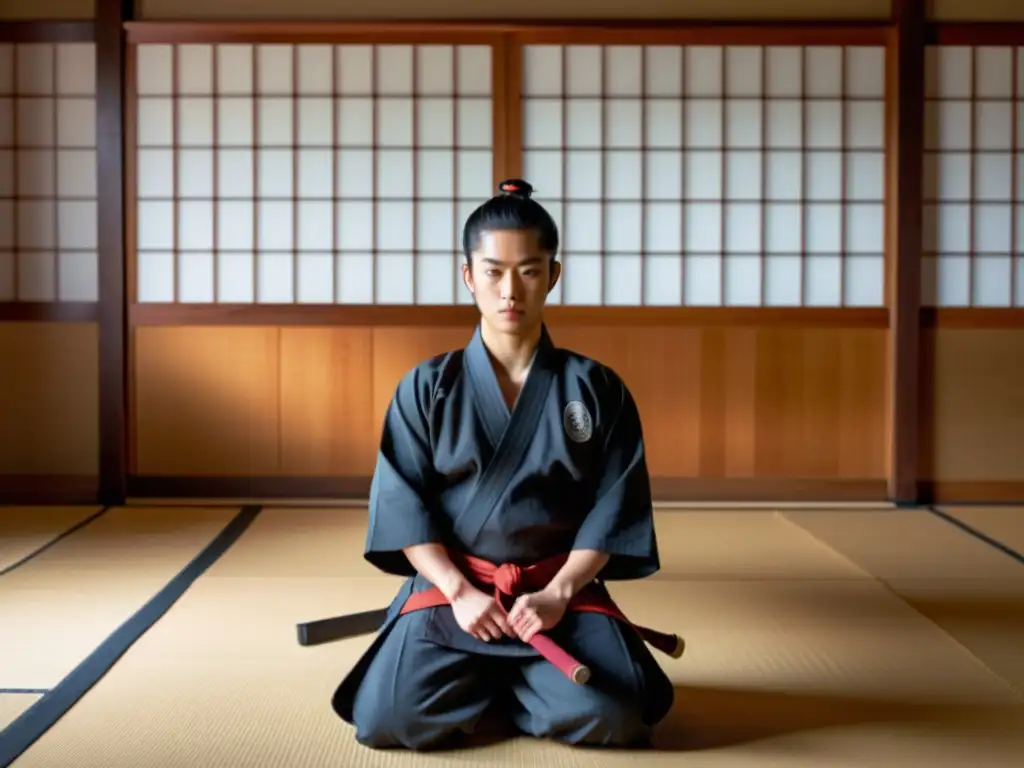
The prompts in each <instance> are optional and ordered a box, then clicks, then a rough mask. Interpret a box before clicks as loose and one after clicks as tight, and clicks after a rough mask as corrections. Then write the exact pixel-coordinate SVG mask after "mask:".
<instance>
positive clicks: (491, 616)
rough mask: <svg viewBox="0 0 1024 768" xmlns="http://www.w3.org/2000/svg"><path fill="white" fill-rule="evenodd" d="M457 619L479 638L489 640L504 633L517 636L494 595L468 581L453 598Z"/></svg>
mask: <svg viewBox="0 0 1024 768" xmlns="http://www.w3.org/2000/svg"><path fill="white" fill-rule="evenodd" d="M451 606H452V612H453V613H454V614H455V621H457V622H458V624H459V626H460V627H462V629H463V630H465V631H466V632H468V633H469V634H471V635H472V636H473V637H475V638H477V639H478V640H483V641H484V642H489V641H491V640H497V639H499V638H500V637H501V636H502V635H508V636H509V637H515V635H514V634H513V632H512V629H511V628H510V627H509V624H508V620H507V619H506V618H505V613H504V611H502V609H501V606H500V605H498V603H497V601H496V600H495V599H494V596H493V595H488V594H486V593H484V592H481V591H480V590H479V589H477V588H476V587H474V586H472V585H471V584H469V583H466V584H465V585H464V586H463V587H462V589H461V590H460V591H459V592H458V594H456V595H455V596H454V597H453V598H452V600H451Z"/></svg>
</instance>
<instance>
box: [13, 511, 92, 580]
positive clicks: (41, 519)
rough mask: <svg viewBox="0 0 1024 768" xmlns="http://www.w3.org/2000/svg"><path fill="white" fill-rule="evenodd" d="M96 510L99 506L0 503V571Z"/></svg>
mask: <svg viewBox="0 0 1024 768" xmlns="http://www.w3.org/2000/svg"><path fill="white" fill-rule="evenodd" d="M99 511H100V507H0V573H2V572H3V571H4V570H6V569H8V568H10V567H12V566H14V565H15V564H16V563H20V562H22V561H23V560H24V559H25V558H26V557H29V556H30V555H31V554H32V553H33V552H37V551H39V549H41V548H42V547H45V546H46V545H47V544H49V543H50V542H53V541H54V540H55V539H57V538H58V537H59V536H61V535H62V534H65V533H67V532H68V531H70V530H71V529H72V528H74V527H75V526H76V525H79V524H81V523H82V522H84V521H85V520H86V519H87V518H89V517H91V516H92V515H95V514H96V513H97V512H99Z"/></svg>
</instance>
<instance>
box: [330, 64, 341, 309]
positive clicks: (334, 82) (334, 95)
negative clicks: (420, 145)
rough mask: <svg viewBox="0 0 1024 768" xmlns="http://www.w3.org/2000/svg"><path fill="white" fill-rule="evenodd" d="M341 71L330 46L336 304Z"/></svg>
mask: <svg viewBox="0 0 1024 768" xmlns="http://www.w3.org/2000/svg"><path fill="white" fill-rule="evenodd" d="M340 69H341V47H340V46H338V45H332V46H331V223H332V226H331V245H332V246H333V248H334V250H333V252H332V253H331V281H332V282H331V302H332V303H334V304H337V303H338V301H339V300H340V298H341V296H340V293H339V291H338V288H339V287H340V283H341V275H340V273H341V248H340V247H339V245H338V219H339V216H338V208H339V207H340V202H339V196H340V195H339V193H340V190H341V181H340V179H339V177H338V176H339V174H338V158H339V157H340V156H341V146H340V144H341V141H340V140H339V138H338V130H339V121H338V112H339V109H340V105H341V98H340V97H339V95H338V74H339V70H340Z"/></svg>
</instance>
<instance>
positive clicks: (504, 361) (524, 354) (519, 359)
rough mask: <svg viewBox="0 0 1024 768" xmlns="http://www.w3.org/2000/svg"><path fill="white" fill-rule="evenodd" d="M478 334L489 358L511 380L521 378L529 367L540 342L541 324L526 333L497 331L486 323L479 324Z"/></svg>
mask: <svg viewBox="0 0 1024 768" xmlns="http://www.w3.org/2000/svg"><path fill="white" fill-rule="evenodd" d="M480 336H481V338H482V340H483V342H484V346H485V347H486V348H487V352H488V353H489V354H490V356H491V360H492V361H493V362H494V364H495V365H496V366H497V367H498V368H499V369H500V371H501V372H502V373H504V374H505V375H506V376H508V377H509V378H510V379H512V381H520V380H522V379H523V378H524V377H525V375H526V373H527V371H528V370H529V368H530V363H531V362H532V361H533V356H534V353H535V352H536V351H537V346H538V344H540V336H541V325H540V323H538V324H537V327H536V328H533V329H531V330H529V331H527V332H526V333H522V334H511V333H498V332H496V331H495V330H494V329H493V328H491V327H490V326H489V325H487V323H481V324H480Z"/></svg>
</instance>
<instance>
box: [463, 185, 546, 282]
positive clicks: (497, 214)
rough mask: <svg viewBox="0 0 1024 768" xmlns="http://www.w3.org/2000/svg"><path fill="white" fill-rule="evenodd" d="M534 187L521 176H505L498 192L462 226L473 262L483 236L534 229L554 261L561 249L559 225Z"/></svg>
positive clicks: (468, 260)
mask: <svg viewBox="0 0 1024 768" xmlns="http://www.w3.org/2000/svg"><path fill="white" fill-rule="evenodd" d="M531 195H533V187H532V186H530V184H528V183H527V182H526V181H523V180H522V179H506V180H505V181H503V182H501V183H500V184H499V185H498V194H497V195H496V196H495V197H492V198H491V199H490V200H488V201H487V202H486V203H484V204H483V205H481V206H480V207H479V208H477V209H476V210H475V211H473V213H471V214H470V215H469V218H468V219H466V225H465V227H463V229H462V250H463V253H465V255H466V262H467V263H472V260H473V251H475V250H476V249H477V248H479V247H480V236H481V235H482V234H483V233H484V232H488V231H492V232H493V231H495V230H502V229H504V230H510V229H518V230H532V231H534V232H536V233H537V240H538V242H539V244H540V247H541V249H542V250H543V251H544V252H545V253H548V254H550V256H551V260H552V261H554V259H555V254H556V253H558V225H557V224H555V220H554V219H553V218H551V214H549V213H548V212H547V211H546V210H545V209H544V206H543V205H541V204H540V203H538V202H537V201H536V200H533V199H532V197H531Z"/></svg>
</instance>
